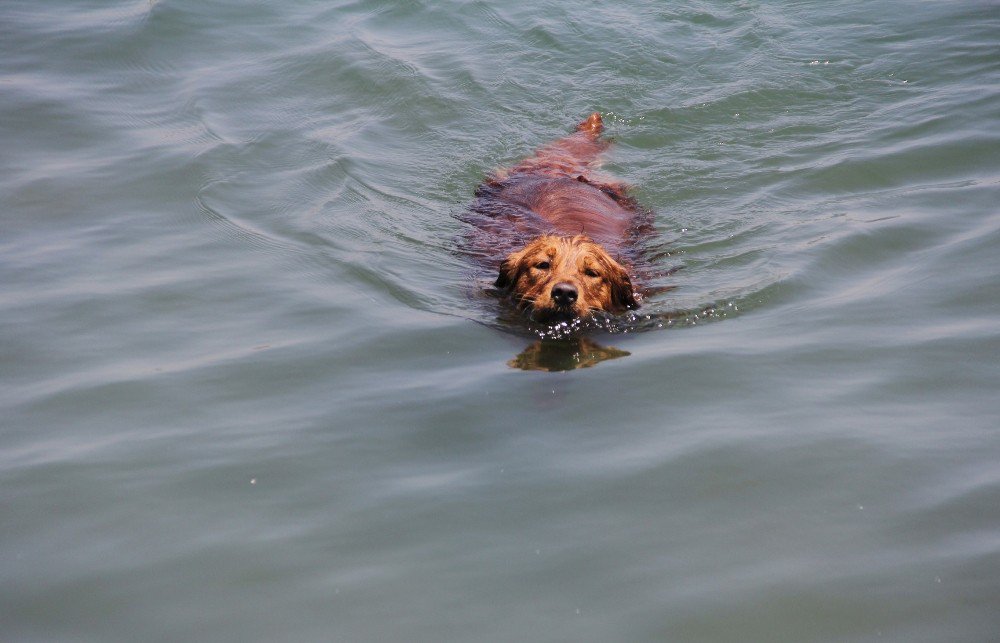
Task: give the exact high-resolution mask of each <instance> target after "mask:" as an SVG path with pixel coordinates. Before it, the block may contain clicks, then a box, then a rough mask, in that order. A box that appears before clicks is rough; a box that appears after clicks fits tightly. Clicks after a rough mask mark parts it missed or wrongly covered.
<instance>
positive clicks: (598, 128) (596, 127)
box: [576, 112, 604, 136]
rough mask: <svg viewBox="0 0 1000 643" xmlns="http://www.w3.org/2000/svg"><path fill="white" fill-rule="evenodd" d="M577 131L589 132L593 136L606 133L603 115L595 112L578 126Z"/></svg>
mask: <svg viewBox="0 0 1000 643" xmlns="http://www.w3.org/2000/svg"><path fill="white" fill-rule="evenodd" d="M576 131H578V132H587V133H588V134H590V135H591V136H597V135H598V134H600V133H601V132H602V131H604V121H603V120H602V119H601V113H600V112H594V113H593V114H591V115H590V116H588V117H587V120H585V121H583V122H582V123H580V124H579V125H577V126H576Z"/></svg>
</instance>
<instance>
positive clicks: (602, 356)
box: [507, 337, 630, 371]
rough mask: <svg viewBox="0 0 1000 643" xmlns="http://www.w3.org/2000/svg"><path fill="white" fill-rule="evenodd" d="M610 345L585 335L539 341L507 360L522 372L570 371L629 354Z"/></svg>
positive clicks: (509, 364)
mask: <svg viewBox="0 0 1000 643" xmlns="http://www.w3.org/2000/svg"><path fill="white" fill-rule="evenodd" d="M629 354H630V353H629V352H628V351H623V350H620V349H617V348H613V347H610V346H601V345H600V344H598V343H597V342H595V341H593V340H591V339H588V338H586V337H575V338H572V339H548V340H538V341H537V342H535V343H533V344H532V345H531V346H528V347H527V348H526V349H524V350H523V351H521V354H520V355H518V356H517V357H515V358H514V359H512V360H510V361H509V362H507V365H508V366H510V367H512V368H519V369H521V370H523V371H571V370H573V369H576V368H588V367H590V366H594V365H595V364H598V363H600V362H603V361H605V360H609V359H615V358H617V357H625V356H627V355H629Z"/></svg>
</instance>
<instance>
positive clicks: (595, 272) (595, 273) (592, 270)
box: [583, 268, 601, 277]
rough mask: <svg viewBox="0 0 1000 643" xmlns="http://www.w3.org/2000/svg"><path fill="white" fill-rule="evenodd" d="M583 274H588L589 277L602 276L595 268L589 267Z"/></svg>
mask: <svg viewBox="0 0 1000 643" xmlns="http://www.w3.org/2000/svg"><path fill="white" fill-rule="evenodd" d="M583 274H585V275H587V276H588V277H600V276H601V273H599V272H597V271H596V270H594V269H593V268H587V269H586V270H584V271H583Z"/></svg>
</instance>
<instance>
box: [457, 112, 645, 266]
mask: <svg viewBox="0 0 1000 643" xmlns="http://www.w3.org/2000/svg"><path fill="white" fill-rule="evenodd" d="M603 129H604V125H603V123H602V121H601V115H600V114H598V113H596V112H595V113H593V114H591V115H590V117H589V118H587V119H586V120H584V121H583V122H581V123H580V124H579V125H577V127H576V131H575V132H574V133H573V134H570V135H569V136H565V137H563V138H560V139H558V140H556V141H553V142H552V143H550V144H548V145H546V146H545V147H542V148H541V149H539V150H538V151H537V152H536V153H535V154H534V155H533V156H531V157H528V158H526V159H524V160H523V161H521V162H520V163H518V164H517V165H515V166H514V167H512V168H509V169H505V170H500V171H498V172H496V173H495V174H494V175H493V176H491V177H490V178H489V179H487V180H486V181H485V182H484V183H483V184H482V185H481V186H480V187H479V189H478V190H477V191H476V197H477V198H476V202H475V203H474V204H473V210H475V211H477V212H480V213H482V214H486V215H488V216H490V217H494V218H498V219H499V221H498V222H497V223H500V224H501V225H506V226H509V227H510V228H512V229H510V230H509V231H510V232H512V233H514V234H515V235H516V236H535V235H540V234H563V235H576V234H586V235H588V236H589V237H591V238H593V239H594V240H596V241H598V242H600V243H602V244H606V245H609V246H610V247H612V248H616V249H618V248H620V247H621V245H622V244H623V242H624V241H625V236H626V233H627V232H628V231H629V229H630V228H632V227H633V226H634V222H635V218H636V214H637V212H638V211H639V208H638V207H637V206H636V204H635V201H634V200H633V199H631V198H630V197H628V196H627V195H626V193H625V186H624V185H623V184H621V183H616V182H614V181H612V180H610V179H608V178H607V177H602V176H600V175H598V174H597V173H596V165H597V163H598V161H599V160H600V155H601V153H602V152H603V151H604V150H605V149H606V148H607V146H608V143H607V142H606V141H603V140H601V139H600V134H601V132H602V131H603ZM490 227H493V226H490ZM498 231H499V230H498Z"/></svg>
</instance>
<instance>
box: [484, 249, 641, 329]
mask: <svg viewBox="0 0 1000 643" xmlns="http://www.w3.org/2000/svg"><path fill="white" fill-rule="evenodd" d="M556 284H569V285H570V286H572V287H573V288H574V289H575V291H576V301H575V302H572V303H569V304H560V303H558V302H557V301H556V300H555V299H554V298H553V296H552V293H553V286H555V285H556ZM496 286H497V287H498V288H502V289H506V290H508V291H509V292H510V294H511V296H512V298H513V299H514V301H515V302H516V303H517V305H518V307H520V308H522V309H530V311H531V314H532V317H533V318H534V319H536V320H537V321H542V322H545V321H562V320H566V319H572V318H574V317H582V316H584V315H587V314H589V313H590V312H591V311H594V310H605V311H609V312H610V311H620V310H625V309H627V308H634V307H635V306H636V301H635V296H634V294H633V292H632V282H631V280H630V279H629V276H628V272H627V271H626V270H625V268H624V267H623V266H622V265H621V264H619V263H618V262H617V261H615V260H614V259H613V258H612V257H611V255H609V254H608V253H607V251H606V250H605V249H604V248H602V247H601V246H600V245H599V244H597V243H595V242H594V241H592V240H591V239H590V238H589V237H586V236H584V235H577V236H574V237H560V236H556V235H545V236H542V237H538V238H537V239H535V240H534V241H532V242H531V243H529V244H528V245H527V246H525V247H524V248H522V249H521V250H519V251H517V252H514V253H512V254H510V255H509V256H508V257H507V258H506V259H504V261H503V263H502V264H500V275H499V277H497V281H496Z"/></svg>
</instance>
